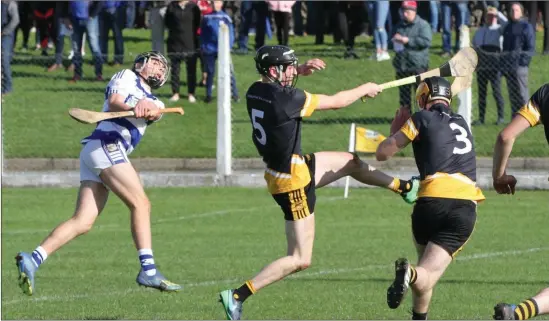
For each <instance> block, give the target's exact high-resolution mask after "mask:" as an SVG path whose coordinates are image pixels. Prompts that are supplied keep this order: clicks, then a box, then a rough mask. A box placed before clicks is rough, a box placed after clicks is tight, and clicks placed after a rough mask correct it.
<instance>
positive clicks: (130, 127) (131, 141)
mask: <svg viewBox="0 0 549 321" xmlns="http://www.w3.org/2000/svg"><path fill="white" fill-rule="evenodd" d="M112 94H119V95H122V96H123V97H124V102H125V103H126V104H128V105H130V106H131V107H135V105H137V102H138V101H139V100H141V99H150V100H152V101H154V102H155V104H156V105H157V106H158V107H159V108H164V104H163V103H162V102H161V101H160V100H158V98H156V97H155V96H153V95H152V94H151V93H150V92H149V91H147V89H145V88H143V86H142V85H141V82H140V78H139V76H138V75H137V74H135V73H134V72H133V71H131V70H129V69H124V70H122V71H120V72H118V73H116V74H115V75H114V76H112V78H111V80H110V82H109V84H108V85H107V88H106V89H105V102H104V103H103V109H102V111H109V97H110V96H111V95H112ZM150 123H151V122H149V121H147V120H146V119H143V118H116V119H109V120H103V121H101V122H99V124H97V127H96V128H95V130H94V131H93V132H92V134H91V135H90V136H88V137H86V138H84V139H83V140H82V143H83V144H84V143H86V142H88V141H90V140H92V139H100V140H103V141H110V142H115V141H120V142H121V143H122V144H123V145H124V148H125V149H126V153H127V154H130V153H131V152H132V151H133V150H134V149H135V147H136V146H137V144H138V143H139V141H140V140H141V138H142V137H143V135H144V134H145V130H146V129H147V126H148V125H149V124H150Z"/></svg>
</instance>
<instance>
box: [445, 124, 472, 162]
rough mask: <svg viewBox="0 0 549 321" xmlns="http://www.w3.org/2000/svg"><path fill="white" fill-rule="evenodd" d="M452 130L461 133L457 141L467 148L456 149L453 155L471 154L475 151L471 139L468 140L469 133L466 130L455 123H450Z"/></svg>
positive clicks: (457, 136)
mask: <svg viewBox="0 0 549 321" xmlns="http://www.w3.org/2000/svg"><path fill="white" fill-rule="evenodd" d="M450 128H451V129H452V130H458V131H459V135H456V140H457V141H458V142H463V143H464V144H465V147H463V148H457V147H454V151H453V153H454V154H459V155H463V154H467V153H468V152H470V151H471V150H472V149H473V144H471V141H470V140H469V138H467V131H466V130H465V128H463V127H461V126H460V125H458V124H455V123H450Z"/></svg>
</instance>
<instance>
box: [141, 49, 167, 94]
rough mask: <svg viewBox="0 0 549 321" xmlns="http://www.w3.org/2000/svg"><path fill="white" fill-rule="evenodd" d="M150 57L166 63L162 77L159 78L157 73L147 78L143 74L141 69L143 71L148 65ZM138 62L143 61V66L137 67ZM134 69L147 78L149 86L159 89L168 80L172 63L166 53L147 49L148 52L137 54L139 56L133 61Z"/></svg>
mask: <svg viewBox="0 0 549 321" xmlns="http://www.w3.org/2000/svg"><path fill="white" fill-rule="evenodd" d="M150 59H155V60H158V61H159V62H160V63H162V64H163V65H164V67H165V68H164V75H163V77H162V78H161V79H160V78H158V77H157V76H156V75H153V76H148V77H147V78H146V79H145V78H144V77H143V76H141V71H143V68H144V67H145V66H146V65H147V63H148V62H149V61H150ZM138 63H141V67H139V68H137V67H136V65H137V64H138ZM132 70H133V72H135V73H137V74H139V75H140V76H141V77H142V78H143V79H144V80H145V82H146V83H147V84H148V85H149V86H151V88H152V89H157V88H160V87H162V85H164V83H166V80H167V79H168V75H169V74H170V64H169V62H168V59H166V57H164V55H163V54H161V53H160V52H158V51H147V52H143V53H140V54H139V55H137V57H135V60H134V61H133V67H132Z"/></svg>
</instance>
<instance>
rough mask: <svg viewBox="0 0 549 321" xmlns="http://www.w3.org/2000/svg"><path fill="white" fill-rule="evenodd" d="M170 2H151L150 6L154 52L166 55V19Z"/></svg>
mask: <svg viewBox="0 0 549 321" xmlns="http://www.w3.org/2000/svg"><path fill="white" fill-rule="evenodd" d="M169 3H170V1H151V2H147V5H148V6H149V11H150V14H149V19H150V21H149V26H150V28H151V41H152V50H153V51H158V52H160V53H162V54H163V53H164V52H165V50H164V17H165V15H166V9H167V8H168V4H169Z"/></svg>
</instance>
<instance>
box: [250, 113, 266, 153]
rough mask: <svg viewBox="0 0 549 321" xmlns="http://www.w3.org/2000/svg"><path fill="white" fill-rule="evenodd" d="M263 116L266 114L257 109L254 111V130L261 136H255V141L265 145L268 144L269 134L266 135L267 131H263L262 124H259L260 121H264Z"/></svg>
mask: <svg viewBox="0 0 549 321" xmlns="http://www.w3.org/2000/svg"><path fill="white" fill-rule="evenodd" d="M263 115H265V112H263V111H261V110H257V109H252V124H253V125H254V128H255V129H257V130H258V131H259V134H260V135H261V136H259V137H258V136H257V135H255V139H257V141H258V142H259V143H260V144H261V145H265V144H267V134H266V133H265V129H263V126H261V124H260V123H258V122H257V120H256V119H257V118H258V119H263Z"/></svg>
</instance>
